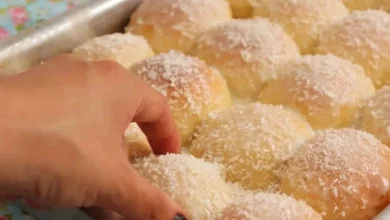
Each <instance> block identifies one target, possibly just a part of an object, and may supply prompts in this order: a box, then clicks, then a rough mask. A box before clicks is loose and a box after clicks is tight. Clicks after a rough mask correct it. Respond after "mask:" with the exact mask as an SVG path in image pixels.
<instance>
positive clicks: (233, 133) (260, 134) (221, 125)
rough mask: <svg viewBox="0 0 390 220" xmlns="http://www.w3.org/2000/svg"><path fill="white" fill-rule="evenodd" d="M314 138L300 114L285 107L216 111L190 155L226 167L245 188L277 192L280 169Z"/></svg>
mask: <svg viewBox="0 0 390 220" xmlns="http://www.w3.org/2000/svg"><path fill="white" fill-rule="evenodd" d="M312 135H313V131H312V130H311V128H310V125H309V124H308V123H307V122H306V121H305V120H304V119H303V117H302V116H301V115H299V114H298V113H296V112H294V111H291V110H288V109H285V108H283V107H281V106H271V105H263V104H259V103H253V104H250V105H240V104H237V105H235V106H233V107H231V108H229V109H224V110H219V111H215V112H213V113H211V114H210V118H209V119H208V120H205V121H204V122H203V123H202V124H201V125H200V126H199V127H198V131H197V133H196V134H195V138H194V140H193V142H192V145H191V147H190V152H191V153H192V154H193V155H195V156H197V157H202V158H204V159H206V160H207V161H213V162H220V163H222V164H224V166H225V169H226V172H227V177H228V178H229V179H230V180H231V181H238V182H240V183H241V184H242V185H243V186H244V187H245V188H250V189H262V188H266V187H271V188H273V187H274V186H272V185H270V186H269V184H271V183H275V182H276V181H277V178H276V174H275V173H276V171H277V170H276V169H277V167H278V166H279V165H280V164H281V163H282V162H283V161H285V160H287V159H288V158H290V157H291V156H292V155H293V154H294V153H295V151H296V150H297V149H298V148H299V146H300V145H301V143H302V142H304V141H305V140H306V139H307V138H310V137H311V136H312Z"/></svg>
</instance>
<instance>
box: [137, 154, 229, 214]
mask: <svg viewBox="0 0 390 220" xmlns="http://www.w3.org/2000/svg"><path fill="white" fill-rule="evenodd" d="M133 167H134V168H135V169H136V170H137V171H138V173H139V174H140V175H141V176H143V177H145V178H146V179H148V180H149V181H150V182H151V183H152V184H153V185H155V186H156V187H158V188H160V189H161V190H162V191H163V192H165V193H166V194H168V196H170V197H171V198H172V199H173V200H175V201H176V202H177V203H178V204H179V205H180V206H181V207H182V208H183V209H184V210H185V211H186V212H188V214H189V216H188V218H189V219H192V220H205V219H213V218H214V217H215V216H214V215H215V214H217V213H218V212H220V211H221V210H222V209H223V208H225V206H226V205H227V204H228V203H229V202H230V201H231V200H232V199H233V197H234V190H233V188H231V187H230V185H228V184H227V183H226V182H225V181H224V179H223V178H222V173H221V171H220V167H219V166H218V165H217V164H212V163H208V162H205V161H203V160H201V159H197V158H195V157H193V156H191V155H178V154H168V155H163V156H158V157H156V156H153V155H152V156H150V157H147V158H140V159H137V160H136V161H135V162H134V163H133Z"/></svg>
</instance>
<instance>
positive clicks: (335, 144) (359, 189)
mask: <svg viewBox="0 0 390 220" xmlns="http://www.w3.org/2000/svg"><path fill="white" fill-rule="evenodd" d="M389 181H390V150H389V149H388V148H387V147H386V146H385V145H383V144H381V143H380V141H379V140H377V139H375V138H374V137H373V136H372V135H370V134H368V133H365V132H362V131H357V130H353V129H339V130H325V131H322V132H319V133H317V134H316V135H315V137H314V138H313V139H311V140H309V141H308V143H307V144H305V145H304V146H303V147H301V148H300V149H299V150H298V152H297V153H296V155H295V156H294V157H293V158H292V159H291V160H290V161H289V162H288V165H287V169H286V171H285V172H284V173H283V175H282V185H281V190H282V192H283V193H286V194H288V195H290V196H293V197H294V198H295V199H298V200H301V199H302V200H304V201H306V203H307V204H309V205H310V206H311V207H313V208H314V209H315V210H316V211H317V212H319V213H321V214H323V219H324V220H350V219H353V220H371V219H373V217H375V216H376V215H377V214H378V213H379V212H380V211H381V210H382V209H383V208H384V207H386V206H387V205H388V204H389V202H390V196H389V195H390V194H388V192H389V188H390V182H389Z"/></svg>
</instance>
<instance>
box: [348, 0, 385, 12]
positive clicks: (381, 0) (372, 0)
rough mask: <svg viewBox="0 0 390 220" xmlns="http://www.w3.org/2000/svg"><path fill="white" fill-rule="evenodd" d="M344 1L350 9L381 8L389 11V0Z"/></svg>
mask: <svg viewBox="0 0 390 220" xmlns="http://www.w3.org/2000/svg"><path fill="white" fill-rule="evenodd" d="M344 3H345V5H346V6H347V7H348V8H349V9H351V10H367V9H381V10H384V11H390V1H389V0H344Z"/></svg>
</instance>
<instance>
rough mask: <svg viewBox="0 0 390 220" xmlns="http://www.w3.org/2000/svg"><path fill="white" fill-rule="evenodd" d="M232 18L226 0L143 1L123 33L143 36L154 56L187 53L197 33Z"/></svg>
mask: <svg viewBox="0 0 390 220" xmlns="http://www.w3.org/2000/svg"><path fill="white" fill-rule="evenodd" d="M231 17H232V15H231V11H230V7H229V3H228V2H227V1H226V0H212V1H210V0H144V1H143V2H142V3H141V5H140V6H139V7H138V8H137V10H136V11H135V12H134V13H133V14H132V15H131V20H130V24H129V26H128V27H127V28H126V31H127V32H131V33H134V34H138V35H142V36H145V38H146V39H148V41H149V43H150V45H151V46H152V47H153V49H154V51H155V52H157V53H161V52H168V51H169V50H171V49H174V50H180V51H184V52H186V51H188V50H189V49H190V48H191V47H192V45H193V43H194V41H195V39H196V37H197V36H198V35H199V34H200V33H202V32H203V31H205V30H207V29H208V28H210V27H212V26H213V25H216V24H220V23H223V22H225V21H228V20H229V19H231Z"/></svg>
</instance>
